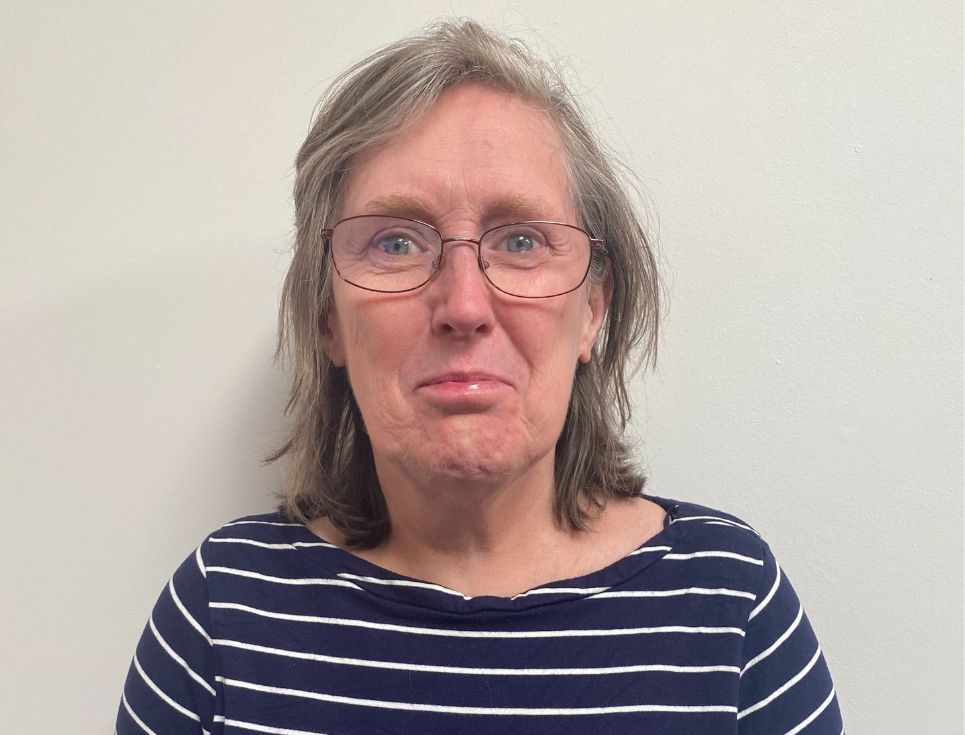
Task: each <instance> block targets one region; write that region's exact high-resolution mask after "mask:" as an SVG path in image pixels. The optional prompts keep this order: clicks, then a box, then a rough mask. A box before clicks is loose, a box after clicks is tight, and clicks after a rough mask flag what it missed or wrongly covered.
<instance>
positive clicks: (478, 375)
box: [322, 84, 608, 486]
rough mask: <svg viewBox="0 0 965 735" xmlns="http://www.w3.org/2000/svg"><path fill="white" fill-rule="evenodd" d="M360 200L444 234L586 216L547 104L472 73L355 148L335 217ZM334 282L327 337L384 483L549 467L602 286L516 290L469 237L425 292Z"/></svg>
mask: <svg viewBox="0 0 965 735" xmlns="http://www.w3.org/2000/svg"><path fill="white" fill-rule="evenodd" d="M359 214H392V215H398V216H403V217H410V218H414V219H419V220H423V221H426V222H429V223H430V224H432V225H434V226H435V227H436V229H438V230H439V231H440V232H441V233H442V235H443V237H470V238H478V237H479V235H480V234H482V232H484V231H485V230H486V229H488V228H490V227H493V226H495V225H499V224H507V223H512V222H519V221H523V220H550V221H558V222H565V223H570V224H577V218H576V212H575V209H574V205H573V202H572V200H571V197H570V193H569V187H568V184H567V176H566V170H565V166H564V163H563V151H562V147H561V143H560V139H559V135H558V134H557V132H556V130H555V128H554V126H553V125H552V124H551V123H550V121H549V119H548V117H547V116H546V115H545V114H544V113H543V112H542V111H541V110H539V109H538V108H536V107H535V106H534V105H533V104H532V103H529V102H527V101H524V100H522V99H520V98H517V97H514V96H511V95H508V94H506V93H504V92H500V91H496V90H494V89H491V88H489V87H485V86H482V85H476V84H471V85H469V84H467V85H462V86H458V87H455V88H452V89H450V90H448V91H447V92H446V93H444V94H443V96H442V97H441V98H440V99H439V101H438V103H437V104H436V105H435V106H434V107H433V108H432V109H431V110H430V111H429V113H428V114H427V115H426V116H425V117H424V118H423V119H422V120H420V121H419V123H418V124H417V125H416V126H415V127H414V128H413V129H412V130H410V131H408V132H406V133H404V134H402V135H401V136H399V137H398V138H396V139H395V140H393V141H392V142H391V143H390V144H389V145H386V146H383V147H380V148H378V149H376V150H374V151H371V152H369V153H367V154H365V155H362V156H360V157H359V158H358V159H357V160H356V162H355V165H354V166H353V167H352V170H351V173H350V175H349V180H348V186H347V190H346V194H345V198H344V203H343V206H342V210H341V212H340V216H341V217H342V218H344V217H350V216H353V215H359ZM332 281H333V299H334V308H333V309H332V310H331V312H330V316H329V320H328V324H327V325H323V328H322V337H323V344H324V346H325V349H326V352H327V353H328V355H329V357H330V358H331V360H332V362H333V363H334V364H336V365H339V366H345V367H346V368H347V369H348V374H349V378H350V381H351V384H352V389H353V391H354V393H355V397H356V400H357V401H358V404H359V407H360V409H361V411H362V416H363V417H364V419H365V425H366V429H367V431H368V434H369V437H370V439H371V442H372V447H373V450H374V454H375V460H376V466H377V467H378V470H379V475H380V478H381V480H382V482H383V486H385V484H386V480H387V479H388V477H387V475H388V476H392V475H391V474H390V473H402V474H404V475H406V476H408V477H410V478H414V479H415V480H416V481H419V480H420V479H422V480H424V479H426V478H429V477H433V478H436V479H439V478H443V479H451V480H462V481H466V482H475V481H487V480H496V481H504V482H505V481H513V480H516V479H520V478H522V477H523V476H524V475H525V474H526V473H528V472H531V471H533V470H534V468H537V467H543V468H545V467H547V466H549V467H552V459H553V448H554V446H555V444H556V440H557V438H558V437H559V434H560V431H561V430H562V426H563V420H564V418H565V415H566V409H567V404H568V401H569V398H570V391H571V388H572V384H573V376H574V371H575V369H576V366H577V362H578V361H579V360H584V361H586V360H588V359H589V358H590V355H591V351H592V347H593V342H594V340H595V338H596V334H597V332H598V331H599V328H600V324H601V322H602V319H603V316H604V312H605V309H606V302H607V299H608V295H607V293H606V290H607V288H608V286H607V285H601V284H598V283H593V282H591V281H590V280H589V279H587V281H586V282H584V284H583V285H582V286H581V287H580V288H579V289H577V290H576V291H573V292H572V293H568V294H565V295H563V296H556V297H553V298H548V299H524V298H518V297H514V296H509V295H506V294H504V293H501V292H500V291H497V290H496V289H495V288H493V287H492V286H491V285H490V284H489V282H488V281H487V280H486V278H485V276H484V275H483V273H482V272H481V271H480V270H479V266H478V264H477V261H476V250H475V245H473V244H471V243H448V244H447V245H446V248H445V259H444V262H443V264H442V266H441V269H440V271H439V272H438V273H437V274H436V277H435V278H433V280H431V281H430V282H429V283H428V284H426V285H425V286H424V287H422V288H420V289H418V290H416V291H412V292H408V293H399V294H382V293H373V292H370V291H365V290H363V289H360V288H356V287H355V286H352V285H350V284H348V283H346V282H345V281H343V280H341V279H340V278H339V277H338V276H337V275H334V274H333V279H332Z"/></svg>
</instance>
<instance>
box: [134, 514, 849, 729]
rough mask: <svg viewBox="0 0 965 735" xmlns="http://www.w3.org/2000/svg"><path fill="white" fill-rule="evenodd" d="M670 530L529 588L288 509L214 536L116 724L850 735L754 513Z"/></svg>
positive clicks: (159, 628)
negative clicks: (753, 524) (296, 520)
mask: <svg viewBox="0 0 965 735" xmlns="http://www.w3.org/2000/svg"><path fill="white" fill-rule="evenodd" d="M650 499H651V500H653V501H654V502H656V503H658V504H660V505H661V506H662V507H663V508H664V509H665V510H666V511H667V513H668V515H667V519H666V521H665V524H664V529H663V531H662V532H660V533H658V534H657V535H656V536H654V537H653V538H651V539H649V540H648V541H647V542H646V543H644V544H643V545H642V546H641V547H639V548H638V549H637V550H636V551H634V552H632V553H630V554H629V555H628V556H626V557H624V558H623V559H620V560H619V561H617V562H615V563H613V564H611V565H609V566H608V567H606V568H604V569H602V570H600V571H598V572H594V573H592V574H589V575H586V576H584V577H579V578H577V579H571V580H566V581H561V582H556V583H552V584H548V585H546V586H543V587H538V588H535V589H532V590H530V591H528V592H525V593H522V594H520V595H516V596H515V597H512V598H502V597H475V598H466V597H464V596H462V595H461V594H459V593H457V592H454V591H452V590H449V589H447V588H445V587H441V586H439V585H434V584H429V583H427V582H420V581H417V580H414V579H410V578H407V577H403V576H400V575H397V574H394V573H392V572H389V571H387V570H385V569H382V568H381V567H378V566H375V565H373V564H370V563H369V562H366V561H364V560H362V559H360V558H358V557H356V556H354V555H352V554H349V553H347V552H345V551H343V550H341V549H339V548H337V547H335V546H333V545H331V544H329V543H326V542H324V541H322V540H321V539H319V538H318V537H317V536H316V535H314V534H313V533H312V532H311V531H310V530H309V529H308V528H306V527H305V526H303V525H300V524H289V523H283V522H282V521H281V520H280V518H279V516H278V515H277V514H265V515H256V516H250V517H247V518H241V519H239V520H237V521H233V522H232V523H228V524H226V525H225V526H223V527H222V528H220V529H219V530H217V531H215V532H214V533H212V534H211V535H210V536H209V537H208V538H207V539H205V540H204V542H203V543H202V544H201V545H200V546H199V547H198V548H197V550H196V551H195V552H194V553H193V554H191V555H190V556H189V557H188V558H187V559H186V560H185V562H184V563H183V564H182V565H181V566H180V567H179V568H178V569H177V571H176V572H175V573H174V576H173V577H172V579H171V580H170V582H169V583H168V585H167V586H166V588H165V589H164V590H163V592H162V593H161V596H160V599H159V600H158V602H157V604H156V606H155V608H154V611H153V613H152V615H151V619H150V620H149V621H148V624H147V626H146V627H145V630H144V633H143V635H142V637H141V639H140V642H139V643H138V646H137V651H136V654H135V656H134V661H133V662H132V664H131V668H130V672H129V674H128V677H127V681H126V683H125V686H124V693H123V695H122V698H121V704H120V708H119V711H118V718H117V733H118V735H133V734H135V733H137V734H138V735H142V734H143V733H157V734H158V735H181V734H182V733H184V734H187V733H197V734H201V733H212V735H214V734H217V735H223V734H230V735H250V734H251V733H274V734H276V735H319V734H325V735H349V734H353V735H354V734H356V733H365V734H370V733H411V734H421V733H446V734H449V733H493V732H507V733H580V734H581V735H589V734H591V733H600V734H602V733H644V732H645V733H661V734H663V735H673V734H674V733H680V734H683V733H686V734H687V735H710V734H713V735H724V734H725V733H740V735H751V734H752V733H753V734H758V733H760V734H765V733H766V734H767V735H773V734H774V733H787V734H789V735H794V734H796V733H804V734H805V735H840V734H841V733H843V727H842V723H841V715H840V712H839V709H838V703H837V699H836V697H835V692H834V687H833V685H832V683H831V677H830V674H829V673H828V668H827V665H826V663H825V660H824V656H823V654H822V652H821V647H820V646H819V645H818V642H817V640H816V638H815V636H814V633H813V631H812V629H811V626H810V624H809V623H808V620H807V617H806V616H805V614H804V610H803V608H802V607H801V603H800V602H799V600H798V598H797V595H796V594H795V592H794V590H793V588H792V587H791V585H790V583H789V582H788V580H787V578H786V576H785V575H784V574H783V573H782V571H781V568H780V567H779V566H778V564H777V562H776V561H775V560H774V557H773V555H772V554H771V551H770V549H769V547H768V546H767V544H766V543H765V542H764V541H762V540H761V538H760V537H759V536H758V534H757V533H756V532H755V531H754V530H753V529H751V528H750V527H749V526H747V525H746V524H744V523H743V522H742V521H740V520H739V519H737V518H735V517H733V516H730V515H727V514H724V513H721V512H719V511H715V510H710V509H708V508H703V507H701V506H698V505H693V504H689V503H680V502H676V501H671V500H665V499H661V498H654V497H651V498H650Z"/></svg>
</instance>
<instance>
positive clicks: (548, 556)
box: [365, 453, 575, 595]
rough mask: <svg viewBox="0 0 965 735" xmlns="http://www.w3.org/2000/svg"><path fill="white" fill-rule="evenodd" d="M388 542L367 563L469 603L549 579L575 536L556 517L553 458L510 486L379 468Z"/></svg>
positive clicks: (499, 480) (502, 481) (495, 480)
mask: <svg viewBox="0 0 965 735" xmlns="http://www.w3.org/2000/svg"><path fill="white" fill-rule="evenodd" d="M379 481H380V483H381V485H382V487H383V489H384V493H385V498H386V504H387V506H388V510H389V518H390V519H391V531H390V533H389V536H388V538H387V539H386V540H385V541H384V542H383V543H382V544H380V545H379V546H378V547H376V548H375V549H371V550H369V551H368V552H367V553H366V554H365V557H366V558H368V559H369V560H370V561H373V562H375V563H377V564H379V565H381V566H384V567H386V568H388V569H391V570H393V571H396V572H398V573H400V574H404V575H406V576H410V577H415V578H417V579H427V580H431V581H433V582H436V583H437V584H442V585H444V586H446V587H450V588H452V589H455V590H458V591H459V592H462V593H463V594H467V595H478V594H500V595H510V594H515V593H517V592H521V591H523V590H525V589H529V587H530V586H533V585H534V584H537V583H539V581H542V580H545V579H547V578H551V577H552V575H553V572H554V571H555V570H556V568H557V567H558V566H559V562H558V561H557V560H558V558H559V554H557V553H555V552H556V551H562V550H563V549H564V548H565V547H566V546H567V544H568V543H570V542H571V541H572V537H573V536H574V533H575V532H573V531H570V530H565V529H561V528H560V527H559V525H558V524H557V523H556V522H555V519H554V516H553V497H554V484H553V455H552V453H550V454H549V455H547V456H546V457H544V458H543V459H542V460H541V461H539V462H537V463H536V464H534V465H532V466H531V467H529V468H527V470H526V472H524V473H522V474H519V475H517V476H514V477H511V478H480V479H472V480H467V479H466V478H452V477H445V476H443V477H432V478H428V479H427V478H425V477H421V478H414V477H411V476H409V475H408V474H406V473H405V472H404V471H399V470H398V468H397V467H396V466H394V465H390V466H389V467H387V468H386V467H385V466H384V465H383V466H382V467H380V470H379Z"/></svg>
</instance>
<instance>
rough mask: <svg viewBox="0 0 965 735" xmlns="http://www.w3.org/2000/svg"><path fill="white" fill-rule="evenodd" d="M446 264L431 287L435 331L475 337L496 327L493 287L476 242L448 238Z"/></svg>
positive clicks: (444, 259)
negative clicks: (482, 268)
mask: <svg viewBox="0 0 965 735" xmlns="http://www.w3.org/2000/svg"><path fill="white" fill-rule="evenodd" d="M441 257H442V262H441V263H440V264H439V268H438V270H437V271H436V275H435V277H434V278H433V280H432V283H430V284H429V293H428V294H427V296H429V298H430V303H431V307H432V329H433V331H435V332H437V333H440V334H450V335H454V336H461V337H471V336H473V335H476V334H485V333H487V332H490V331H492V329H493V326H494V325H495V313H494V311H493V304H492V297H493V292H492V288H490V286H489V281H488V280H487V279H486V276H485V275H484V274H483V273H482V271H481V270H480V268H479V251H478V249H477V245H476V242H475V241H473V240H468V239H464V238H448V239H447V240H446V241H445V245H444V247H443V251H442V256H441Z"/></svg>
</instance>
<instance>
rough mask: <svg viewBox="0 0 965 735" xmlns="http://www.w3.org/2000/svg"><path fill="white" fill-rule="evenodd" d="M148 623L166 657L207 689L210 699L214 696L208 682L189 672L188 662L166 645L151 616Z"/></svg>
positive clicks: (212, 688)
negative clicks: (171, 659) (166, 654)
mask: <svg viewBox="0 0 965 735" xmlns="http://www.w3.org/2000/svg"><path fill="white" fill-rule="evenodd" d="M148 623H149V624H150V626H151V630H152V631H153V632H154V637H155V638H157V641H158V643H160V644H161V648H163V649H164V650H165V651H167V653H168V655H169V656H170V657H171V658H173V659H174V660H175V661H177V662H178V664H179V665H180V666H181V668H182V669H184V670H185V671H187V672H188V676H190V677H191V678H192V679H194V680H195V681H196V682H198V684H200V685H201V686H203V687H204V688H205V689H207V690H208V692H209V693H210V694H211V696H212V697H213V696H215V692H214V687H212V686H211V685H210V684H209V683H208V682H206V681H205V680H204V679H202V678H201V677H200V676H199V675H198V674H196V673H195V672H194V671H192V670H191V667H190V666H188V662H187V661H185V660H184V659H183V658H181V657H180V656H179V655H178V654H177V653H176V652H175V650H174V649H173V648H171V646H169V645H168V642H167V641H166V640H164V638H163V637H162V636H161V632H160V631H159V630H158V629H157V626H156V625H154V617H153V616H152V617H150V618H148Z"/></svg>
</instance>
